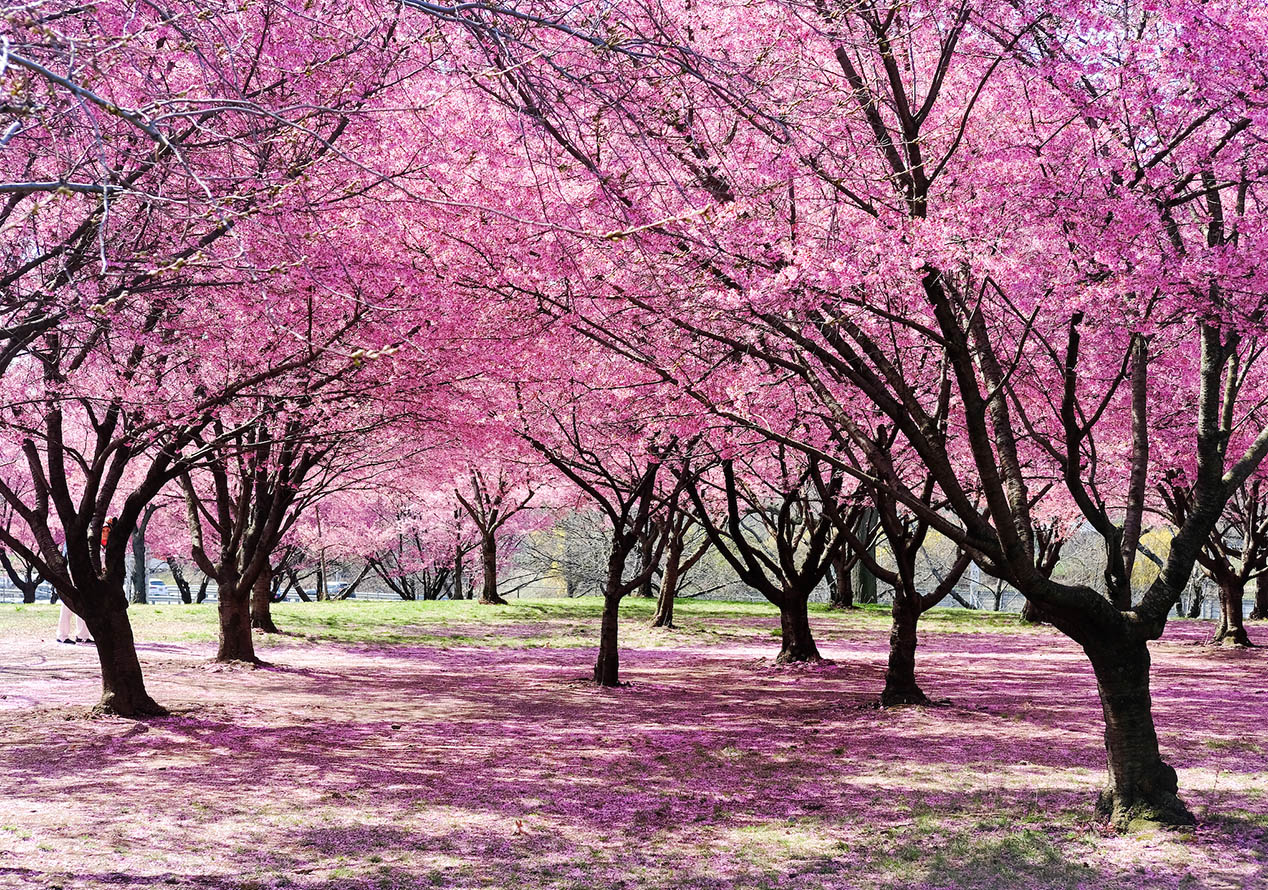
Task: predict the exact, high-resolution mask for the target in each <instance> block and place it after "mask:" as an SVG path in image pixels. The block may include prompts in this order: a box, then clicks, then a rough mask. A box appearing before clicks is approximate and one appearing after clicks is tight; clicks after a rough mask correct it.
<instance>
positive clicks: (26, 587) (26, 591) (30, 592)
mask: <svg viewBox="0 0 1268 890" xmlns="http://www.w3.org/2000/svg"><path fill="white" fill-rule="evenodd" d="M39 586H40V585H39V584H38V583H37V584H20V585H18V589H19V590H21V591H22V603H23V605H27V606H29V605H31V604H32V603H34V602H35V592H36V589H37V588H38V587H39Z"/></svg>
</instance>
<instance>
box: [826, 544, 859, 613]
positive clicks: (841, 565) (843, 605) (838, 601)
mask: <svg viewBox="0 0 1268 890" xmlns="http://www.w3.org/2000/svg"><path fill="white" fill-rule="evenodd" d="M842 550H843V551H844V548H842ZM848 561H849V560H848V558H847V557H846V555H845V553H844V552H842V553H840V554H839V555H838V556H837V557H836V559H834V560H833V561H832V575H833V578H832V587H831V588H830V589H829V593H828V596H829V605H831V606H832V608H834V609H853V608H854V579H853V577H852V575H853V573H852V572H851V571H850V569H849V568H848V567H847V563H848Z"/></svg>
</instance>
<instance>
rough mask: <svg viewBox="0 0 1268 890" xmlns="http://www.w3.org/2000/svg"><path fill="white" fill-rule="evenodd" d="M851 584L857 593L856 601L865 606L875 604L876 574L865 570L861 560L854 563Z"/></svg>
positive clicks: (865, 567)
mask: <svg viewBox="0 0 1268 890" xmlns="http://www.w3.org/2000/svg"><path fill="white" fill-rule="evenodd" d="M851 586H852V587H853V589H854V591H855V592H856V593H857V594H858V601H859V602H860V603H862V604H863V605H865V606H874V605H876V576H875V575H873V574H872V573H871V572H869V571H868V570H867V566H865V565H863V563H862V561H861V560H860V561H859V562H857V563H855V564H854V578H853V579H852V580H851Z"/></svg>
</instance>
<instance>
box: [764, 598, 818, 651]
mask: <svg viewBox="0 0 1268 890" xmlns="http://www.w3.org/2000/svg"><path fill="white" fill-rule="evenodd" d="M806 599H807V597H805V596H803V595H802V594H800V593H799V592H797V591H789V592H788V593H787V594H786V595H785V596H784V598H783V601H782V602H780V603H777V605H778V606H779V630H780V639H781V645H780V647H779V655H777V656H776V657H775V664H791V663H793V662H806V661H822V660H823V656H821V655H820V654H819V648H818V646H816V645H815V639H814V635H813V634H812V633H811V632H810V610H809V609H808V608H807V605H806Z"/></svg>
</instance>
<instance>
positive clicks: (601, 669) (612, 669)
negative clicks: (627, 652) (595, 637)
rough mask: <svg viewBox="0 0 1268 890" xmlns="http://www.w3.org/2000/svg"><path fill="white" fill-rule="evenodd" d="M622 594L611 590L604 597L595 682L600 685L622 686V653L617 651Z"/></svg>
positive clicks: (595, 665) (595, 666)
mask: <svg viewBox="0 0 1268 890" xmlns="http://www.w3.org/2000/svg"><path fill="white" fill-rule="evenodd" d="M620 610H621V595H620V594H619V593H612V592H611V591H609V592H608V593H605V594H604V597H603V620H602V622H601V624H600V628H599V659H598V661H596V662H595V664H594V682H596V683H598V684H599V685H600V686H620V685H621V675H620V668H621V664H620V655H619V654H618V652H617V617H618V615H619V613H620Z"/></svg>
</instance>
